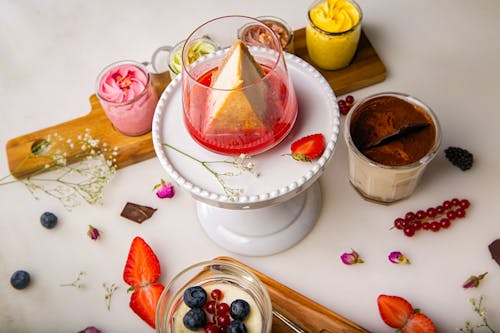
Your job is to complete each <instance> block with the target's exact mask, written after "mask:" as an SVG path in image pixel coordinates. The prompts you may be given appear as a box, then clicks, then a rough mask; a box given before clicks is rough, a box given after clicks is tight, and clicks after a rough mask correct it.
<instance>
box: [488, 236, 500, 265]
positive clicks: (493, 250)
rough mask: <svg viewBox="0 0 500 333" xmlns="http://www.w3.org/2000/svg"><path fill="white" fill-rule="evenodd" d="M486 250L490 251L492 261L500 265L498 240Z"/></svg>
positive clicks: (499, 242)
mask: <svg viewBox="0 0 500 333" xmlns="http://www.w3.org/2000/svg"><path fill="white" fill-rule="evenodd" d="M488 249H489V250H490V253H491V257H492V258H493V260H495V261H496V262H497V264H499V265H500V239H497V240H494V241H493V242H492V243H491V244H490V245H488Z"/></svg>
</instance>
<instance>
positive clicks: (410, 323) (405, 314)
mask: <svg viewBox="0 0 500 333" xmlns="http://www.w3.org/2000/svg"><path fill="white" fill-rule="evenodd" d="M377 304H378V310H379V312H380V317H382V320H383V321H384V322H385V323H386V324H387V325H389V326H390V327H392V328H397V329H400V330H401V331H402V332H403V333H435V332H436V328H435V327H434V324H433V323H432V321H431V320H430V319H429V318H428V317H427V316H426V315H424V314H422V313H417V312H416V310H414V309H413V306H412V305H411V304H410V303H409V302H408V301H407V300H405V299H404V298H402V297H399V296H389V295H380V296H379V297H378V298H377Z"/></svg>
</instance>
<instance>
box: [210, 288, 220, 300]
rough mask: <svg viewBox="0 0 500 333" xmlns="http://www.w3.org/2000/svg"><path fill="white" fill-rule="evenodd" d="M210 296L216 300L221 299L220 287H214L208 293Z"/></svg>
mask: <svg viewBox="0 0 500 333" xmlns="http://www.w3.org/2000/svg"><path fill="white" fill-rule="evenodd" d="M210 296H212V299H213V300H216V301H217V300H220V299H222V291H221V290H220V289H214V290H212V292H211V293H210Z"/></svg>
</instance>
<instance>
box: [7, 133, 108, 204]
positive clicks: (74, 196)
mask: <svg viewBox="0 0 500 333" xmlns="http://www.w3.org/2000/svg"><path fill="white" fill-rule="evenodd" d="M117 155H118V148H117V147H114V148H110V147H109V146H108V145H107V144H106V143H102V144H101V143H100V141H99V140H98V139H94V138H93V137H92V136H91V135H90V130H89V129H86V130H85V133H84V134H83V135H78V136H77V137H76V140H72V139H65V138H63V137H62V136H60V135H58V134H57V133H55V134H52V135H49V136H48V137H47V138H46V139H44V140H40V141H38V142H37V143H35V144H34V145H33V147H32V151H31V152H30V153H29V154H28V155H27V156H26V157H25V158H24V159H23V161H22V162H21V163H20V164H19V166H18V167H17V168H16V169H15V170H14V171H13V172H12V173H10V174H9V175H7V176H5V177H3V178H0V186H2V185H8V184H12V183H15V182H21V183H22V184H24V185H25V186H26V188H27V189H28V191H29V192H30V193H31V194H32V195H33V197H34V198H35V199H38V196H37V193H38V192H41V193H44V194H46V195H48V196H50V197H53V198H55V199H57V200H59V201H60V202H61V203H62V205H63V206H64V207H66V208H67V209H68V210H71V208H73V207H76V206H78V205H79V204H80V202H81V200H83V201H85V202H87V203H88V204H90V205H95V204H100V203H101V202H102V199H103V191H104V186H105V185H106V184H108V183H109V182H110V181H111V179H112V178H113V176H114V174H115V173H116V156H117ZM68 156H69V157H71V161H68ZM33 161H35V162H36V165H37V169H36V170H35V171H34V172H32V173H31V175H29V176H27V177H26V178H23V179H18V178H16V177H15V175H16V173H17V171H19V170H20V169H21V168H22V167H23V166H24V165H25V163H31V162H33ZM75 161H78V162H76V163H74V164H70V163H71V162H75ZM49 171H50V173H48V174H45V173H47V172H49ZM42 173H43V174H44V175H42Z"/></svg>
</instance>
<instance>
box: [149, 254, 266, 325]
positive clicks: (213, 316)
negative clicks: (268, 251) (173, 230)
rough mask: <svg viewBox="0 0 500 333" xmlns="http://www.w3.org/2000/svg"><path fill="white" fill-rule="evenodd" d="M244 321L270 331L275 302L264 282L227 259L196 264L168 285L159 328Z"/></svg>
mask: <svg viewBox="0 0 500 333" xmlns="http://www.w3.org/2000/svg"><path fill="white" fill-rule="evenodd" d="M230 325H231V326H239V327H242V325H244V327H245V329H246V332H248V333H268V332H271V326H272V306H271V300H270V298H269V295H268V293H267V290H266V289H265V287H264V286H263V284H262V282H261V281H260V280H259V279H258V278H257V277H256V276H255V275H254V274H253V273H251V272H249V271H248V270H247V269H245V268H243V267H241V266H239V265H237V264H234V263H231V262H228V261H224V260H212V261H205V262H201V263H198V264H195V265H192V266H190V267H188V268H186V269H185V270H183V271H182V272H180V273H179V274H177V275H176V276H175V277H174V278H173V279H172V281H170V283H169V284H168V285H167V286H166V288H165V290H164V291H163V293H162V295H161V297H160V299H159V301H158V306H157V310H156V331H157V332H163V333H166V332H169V333H170V332H172V333H180V332H186V333H189V332H220V329H221V328H222V329H223V330H224V329H227V328H228V327H230Z"/></svg>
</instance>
